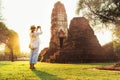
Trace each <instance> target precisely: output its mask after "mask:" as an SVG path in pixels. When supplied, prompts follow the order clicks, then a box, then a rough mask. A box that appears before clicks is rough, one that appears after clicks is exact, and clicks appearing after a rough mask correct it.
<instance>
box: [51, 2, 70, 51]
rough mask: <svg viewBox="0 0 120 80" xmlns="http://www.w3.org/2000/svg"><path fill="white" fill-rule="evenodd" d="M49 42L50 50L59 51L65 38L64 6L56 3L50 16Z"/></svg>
mask: <svg viewBox="0 0 120 80" xmlns="http://www.w3.org/2000/svg"><path fill="white" fill-rule="evenodd" d="M51 25H52V26H51V40H50V48H51V49H59V48H61V47H62V46H63V42H64V40H65V38H66V37H67V26H68V24H67V14H66V11H65V7H64V5H63V4H62V3H61V2H60V1H58V2H57V3H56V4H55V5H54V8H53V10H52V15H51Z"/></svg>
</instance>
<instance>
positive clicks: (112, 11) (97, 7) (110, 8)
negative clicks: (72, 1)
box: [77, 0, 120, 24]
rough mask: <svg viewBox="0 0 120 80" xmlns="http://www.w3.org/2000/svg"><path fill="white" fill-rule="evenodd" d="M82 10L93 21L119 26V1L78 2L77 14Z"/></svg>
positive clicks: (84, 0) (95, 0) (82, 0)
mask: <svg viewBox="0 0 120 80" xmlns="http://www.w3.org/2000/svg"><path fill="white" fill-rule="evenodd" d="M83 9H84V10H85V9H87V10H86V12H85V13H86V14H87V15H91V17H93V16H94V19H100V20H101V21H102V22H112V23H115V24H120V0H79V2H78V8H77V13H78V14H79V12H80V11H81V10H83ZM92 15H93V16H92Z"/></svg>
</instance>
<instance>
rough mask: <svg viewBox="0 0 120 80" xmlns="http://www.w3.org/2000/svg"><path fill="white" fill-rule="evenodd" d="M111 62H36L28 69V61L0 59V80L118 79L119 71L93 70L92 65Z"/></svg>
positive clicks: (119, 77)
mask: <svg viewBox="0 0 120 80" xmlns="http://www.w3.org/2000/svg"><path fill="white" fill-rule="evenodd" d="M110 64H112V63H86V64H55V63H54V64H53V63H41V62H38V63H37V64H36V69H35V70H31V69H29V62H28V61H15V62H9V61H1V62H0V80H120V72H118V71H106V70H94V69H92V68H93V67H96V66H103V65H110Z"/></svg>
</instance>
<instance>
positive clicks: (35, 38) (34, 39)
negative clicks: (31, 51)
mask: <svg viewBox="0 0 120 80" xmlns="http://www.w3.org/2000/svg"><path fill="white" fill-rule="evenodd" d="M42 33H43V32H42V30H40V31H36V32H33V33H30V46H31V47H32V48H39V35H41V34H42Z"/></svg>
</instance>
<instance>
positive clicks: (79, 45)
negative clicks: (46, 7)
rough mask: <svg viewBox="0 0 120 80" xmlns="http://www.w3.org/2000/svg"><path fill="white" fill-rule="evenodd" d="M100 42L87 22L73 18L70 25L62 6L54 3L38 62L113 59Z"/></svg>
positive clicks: (83, 19)
mask: <svg viewBox="0 0 120 80" xmlns="http://www.w3.org/2000/svg"><path fill="white" fill-rule="evenodd" d="M116 59H117V57H116V56H115V54H113V53H110V54H109V53H107V54H106V51H105V50H104V48H103V47H101V45H100V44H99V41H98V39H97V37H96V35H95V34H94V31H93V29H92V28H91V26H90V25H89V21H88V20H87V19H86V18H84V17H74V18H73V19H72V20H71V22H70V25H69V28H68V23H67V14H66V10H65V7H64V5H63V4H62V3H61V2H60V1H58V2H57V3H55V5H54V8H53V10H52V14H51V39H50V44H49V47H48V48H45V49H43V50H42V51H41V53H40V55H39V61H41V62H54V63H81V62H105V61H115V60H116Z"/></svg>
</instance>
